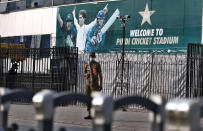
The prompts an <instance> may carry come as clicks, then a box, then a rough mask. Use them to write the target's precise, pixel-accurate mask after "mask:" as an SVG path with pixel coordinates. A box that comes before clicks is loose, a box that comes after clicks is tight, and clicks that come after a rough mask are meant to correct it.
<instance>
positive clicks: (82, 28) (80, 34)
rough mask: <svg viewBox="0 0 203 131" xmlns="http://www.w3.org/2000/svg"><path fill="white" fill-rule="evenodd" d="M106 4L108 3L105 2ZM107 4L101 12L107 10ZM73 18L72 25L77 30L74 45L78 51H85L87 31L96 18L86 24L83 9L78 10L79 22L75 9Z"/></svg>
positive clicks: (85, 14)
mask: <svg viewBox="0 0 203 131" xmlns="http://www.w3.org/2000/svg"><path fill="white" fill-rule="evenodd" d="M107 5H108V4H107ZM107 5H106V6H105V7H104V9H103V13H104V14H106V13H107V12H108V9H107ZM72 13H73V18H74V25H75V27H76V30H77V37H76V47H78V52H79V53H81V52H84V51H85V43H86V40H87V33H88V32H89V30H90V29H91V28H92V27H93V26H95V25H96V19H95V20H94V21H92V22H91V23H90V24H88V25H86V24H85V20H86V17H87V13H86V11H85V10H80V11H79V23H78V20H77V18H76V16H75V9H74V10H73V12H72Z"/></svg>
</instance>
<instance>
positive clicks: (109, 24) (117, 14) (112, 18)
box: [101, 9, 120, 34]
mask: <svg viewBox="0 0 203 131" xmlns="http://www.w3.org/2000/svg"><path fill="white" fill-rule="evenodd" d="M119 14H120V11H119V10H118V9H116V10H115V11H114V13H113V15H112V16H111V17H110V18H109V20H108V21H107V22H106V24H105V25H104V26H103V28H102V29H101V33H102V34H104V33H105V32H106V31H107V30H108V29H109V28H110V27H111V25H112V24H113V23H114V22H115V20H116V18H117V16H119Z"/></svg>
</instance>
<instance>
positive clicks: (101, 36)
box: [85, 9, 120, 52]
mask: <svg viewBox="0 0 203 131" xmlns="http://www.w3.org/2000/svg"><path fill="white" fill-rule="evenodd" d="M119 14H120V12H119V10H118V9H116V11H115V12H114V13H113V15H112V16H111V18H110V19H109V20H108V22H107V23H106V24H105V25H104V21H105V17H106V16H105V13H104V11H103V10H100V11H99V12H98V14H97V24H96V25H95V26H94V27H92V28H91V30H90V31H89V32H88V35H87V42H86V47H85V52H90V51H94V52H96V51H97V50H98V49H99V48H100V47H102V46H103V45H104V41H105V37H106V31H107V30H108V29H109V28H110V26H111V25H112V24H113V23H114V22H115V20H116V18H117V16H119Z"/></svg>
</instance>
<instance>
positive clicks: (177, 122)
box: [165, 99, 203, 131]
mask: <svg viewBox="0 0 203 131" xmlns="http://www.w3.org/2000/svg"><path fill="white" fill-rule="evenodd" d="M202 105H203V100H178V99H174V100H171V101H170V102H168V103H167V104H166V125H165V130H166V131H174V130H176V131H201V126H200V118H201V117H202V114H201V112H202V107H203V106H202Z"/></svg>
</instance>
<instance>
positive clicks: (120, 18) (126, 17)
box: [117, 15, 130, 95]
mask: <svg viewBox="0 0 203 131" xmlns="http://www.w3.org/2000/svg"><path fill="white" fill-rule="evenodd" d="M129 18H130V16H129V15H125V16H124V17H121V16H118V17H117V19H119V20H121V21H122V25H121V26H122V29H123V45H122V54H121V61H122V65H121V95H122V94H123V74H124V63H125V27H126V21H127V20H128V19H129Z"/></svg>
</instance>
